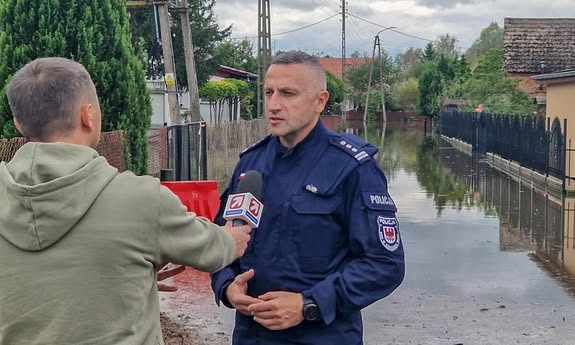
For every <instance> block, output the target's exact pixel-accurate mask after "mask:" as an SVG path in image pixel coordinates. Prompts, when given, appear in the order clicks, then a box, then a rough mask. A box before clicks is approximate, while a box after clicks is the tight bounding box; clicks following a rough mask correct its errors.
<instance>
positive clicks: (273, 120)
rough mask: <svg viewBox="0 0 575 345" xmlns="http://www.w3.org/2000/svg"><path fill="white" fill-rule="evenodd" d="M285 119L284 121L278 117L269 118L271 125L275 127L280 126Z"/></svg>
mask: <svg viewBox="0 0 575 345" xmlns="http://www.w3.org/2000/svg"><path fill="white" fill-rule="evenodd" d="M283 120H284V119H282V118H281V117H276V116H270V117H269V122H270V125H272V126H275V125H279V124H280V123H281V122H282V121H283Z"/></svg>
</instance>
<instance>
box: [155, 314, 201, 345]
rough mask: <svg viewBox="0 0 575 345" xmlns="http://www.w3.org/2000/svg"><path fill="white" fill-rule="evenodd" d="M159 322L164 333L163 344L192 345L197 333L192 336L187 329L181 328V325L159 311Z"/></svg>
mask: <svg viewBox="0 0 575 345" xmlns="http://www.w3.org/2000/svg"><path fill="white" fill-rule="evenodd" d="M160 323H161V325H162V333H163V335H164V343H165V345H192V344H198V343H196V342H194V339H197V335H196V336H193V335H192V334H190V332H189V331H186V330H184V329H183V327H182V326H181V325H179V324H178V323H176V322H174V321H172V320H171V319H170V318H169V317H167V316H166V314H165V313H160Z"/></svg>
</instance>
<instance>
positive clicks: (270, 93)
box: [265, 90, 274, 96]
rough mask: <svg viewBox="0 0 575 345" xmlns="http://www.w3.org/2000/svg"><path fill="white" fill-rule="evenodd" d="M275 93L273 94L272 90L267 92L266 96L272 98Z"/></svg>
mask: <svg viewBox="0 0 575 345" xmlns="http://www.w3.org/2000/svg"><path fill="white" fill-rule="evenodd" d="M273 93H274V92H273V91H272V90H266V91H265V95H266V96H271V95H273Z"/></svg>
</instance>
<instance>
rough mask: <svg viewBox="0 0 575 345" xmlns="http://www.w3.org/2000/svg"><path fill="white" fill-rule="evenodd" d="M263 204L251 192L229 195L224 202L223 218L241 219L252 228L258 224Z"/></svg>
mask: <svg viewBox="0 0 575 345" xmlns="http://www.w3.org/2000/svg"><path fill="white" fill-rule="evenodd" d="M263 207H264V205H263V204H262V203H261V202H260V201H259V200H258V199H256V197H255V196H253V195H252V194H251V193H239V194H233V195H230V197H229V198H228V201H227V202H226V208H225V209H224V215H223V218H224V219H225V220H234V219H242V220H244V221H245V222H246V223H248V224H249V225H250V226H251V227H252V228H257V227H258V226H259V224H260V219H261V216H262V211H263Z"/></svg>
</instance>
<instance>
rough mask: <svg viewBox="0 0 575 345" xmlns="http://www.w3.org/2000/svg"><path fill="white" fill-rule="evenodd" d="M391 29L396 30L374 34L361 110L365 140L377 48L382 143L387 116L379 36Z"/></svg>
mask: <svg viewBox="0 0 575 345" xmlns="http://www.w3.org/2000/svg"><path fill="white" fill-rule="evenodd" d="M391 29H397V28H396V27H395V26H390V27H387V28H385V29H383V30H379V31H378V32H377V34H375V39H374V42H373V53H372V55H371V65H370V67H369V78H368V82H367V95H366V96H365V107H364V109H363V130H364V133H365V139H366V140H367V109H368V107H369V93H370V91H371V77H372V75H373V65H374V61H375V48H376V47H377V48H379V49H378V60H379V62H380V68H379V84H380V88H381V107H382V110H383V126H382V131H383V133H382V141H383V136H384V133H385V123H386V122H387V114H386V113H385V90H384V86H383V64H382V63H381V40H380V39H379V35H380V34H381V33H382V32H384V31H387V30H391Z"/></svg>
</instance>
